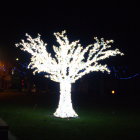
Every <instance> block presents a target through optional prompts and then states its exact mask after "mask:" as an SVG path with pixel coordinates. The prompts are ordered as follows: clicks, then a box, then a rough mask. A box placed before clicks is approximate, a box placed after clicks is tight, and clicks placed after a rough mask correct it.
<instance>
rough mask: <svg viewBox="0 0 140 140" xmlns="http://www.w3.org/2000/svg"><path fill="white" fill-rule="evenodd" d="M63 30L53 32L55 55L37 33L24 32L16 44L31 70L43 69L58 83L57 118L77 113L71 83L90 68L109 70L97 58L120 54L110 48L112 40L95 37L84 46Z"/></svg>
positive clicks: (89, 70)
mask: <svg viewBox="0 0 140 140" xmlns="http://www.w3.org/2000/svg"><path fill="white" fill-rule="evenodd" d="M65 33H66V32H65V31H63V32H62V33H54V35H55V37H56V39H57V42H58V44H59V47H57V46H53V50H54V52H55V56H52V54H51V53H49V52H48V51H47V49H46V46H47V44H46V43H44V42H43V41H42V40H41V39H40V35H38V37H37V38H32V37H31V36H30V35H28V34H26V36H27V41H26V42H25V41H24V40H22V41H21V43H18V44H16V46H17V47H19V46H21V49H22V50H23V51H27V52H28V53H30V54H31V62H30V64H29V68H31V69H33V70H34V72H33V73H36V72H38V73H39V72H46V75H45V77H47V78H50V79H51V80H53V81H55V82H59V83H60V99H59V104H58V108H57V109H56V112H55V113H54V116H56V117H60V118H68V117H77V116H78V115H77V113H76V112H75V111H74V109H73V106H72V101H71V84H72V83H75V81H76V80H78V79H79V78H81V77H82V76H84V75H85V74H88V73H90V72H92V71H101V72H104V71H107V72H108V73H109V72H110V71H109V69H108V68H107V65H101V64H100V63H99V62H100V60H103V59H105V58H108V57H110V56H115V55H117V54H120V55H123V53H121V52H120V51H119V50H118V49H115V50H110V49H109V48H110V47H111V45H110V43H112V42H113V40H107V41H104V39H103V38H101V40H98V38H97V37H95V38H94V39H95V41H96V42H95V43H94V44H90V45H88V46H86V47H85V48H84V47H83V46H82V45H81V44H80V43H79V40H78V41H74V42H69V40H68V38H67V36H66V34H65ZM86 55H87V56H86Z"/></svg>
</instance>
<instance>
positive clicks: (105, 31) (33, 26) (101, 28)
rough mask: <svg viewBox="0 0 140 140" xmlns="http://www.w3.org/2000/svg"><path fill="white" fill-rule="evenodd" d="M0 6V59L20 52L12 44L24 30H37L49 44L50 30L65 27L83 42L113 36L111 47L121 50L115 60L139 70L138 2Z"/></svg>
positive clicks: (69, 34)
mask: <svg viewBox="0 0 140 140" xmlns="http://www.w3.org/2000/svg"><path fill="white" fill-rule="evenodd" d="M1 7H2V8H1V11H0V59H5V58H6V59H7V60H14V59H15V58H16V57H22V56H23V53H21V50H20V49H17V48H15V46H14V44H15V43H17V42H19V41H20V39H23V38H24V37H25V33H29V34H30V35H31V36H34V37H35V36H36V35H37V33H40V34H41V35H42V38H43V40H44V41H45V42H48V43H50V44H53V42H54V41H55V39H54V36H53V32H57V31H62V30H67V34H68V36H69V37H70V39H71V40H75V39H76V40H78V39H80V40H81V43H82V44H85V45H86V44H90V43H92V42H93V37H94V36H97V37H99V38H100V37H104V38H105V39H113V40H114V41H115V43H114V48H119V49H120V50H121V51H122V52H124V53H125V56H123V57H119V56H118V57H116V58H115V63H117V64H119V63H120V65H128V66H129V67H130V68H131V69H134V73H135V72H140V68H138V66H137V65H138V62H139V60H140V55H139V50H140V49H139V47H140V46H139V29H140V27H139V17H140V15H139V13H140V10H139V7H138V3H134V2H133V3H130V2H127V3H125V2H121V1H117V2H114V1H113V2H112V3H109V2H107V1H106V2H104V3H101V2H94V3H89V2H87V3H84V2H83V3H82V2H81V3H73V2H72V1H71V2H68V1H67V2H65V3H64V2H61V3H55V2H54V3H53V2H52V3H46V4H45V3H41V2H40V3H32V4H28V3H26V2H25V3H22V2H21V3H20V2H19V3H16V4H9V6H7V5H6V4H4V5H1ZM48 45H49V44H48ZM113 60H114V59H113Z"/></svg>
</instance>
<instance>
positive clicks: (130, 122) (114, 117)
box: [0, 92, 140, 140]
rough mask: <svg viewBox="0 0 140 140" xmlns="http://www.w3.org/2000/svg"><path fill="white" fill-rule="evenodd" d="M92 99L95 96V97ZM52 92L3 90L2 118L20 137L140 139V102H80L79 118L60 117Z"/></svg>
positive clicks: (44, 139) (21, 139) (0, 98)
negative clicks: (57, 116)
mask: <svg viewBox="0 0 140 140" xmlns="http://www.w3.org/2000/svg"><path fill="white" fill-rule="evenodd" d="M91 101H92V100H91ZM54 102H56V101H55V100H54V99H53V97H51V96H50V97H49V96H48V95H45V94H42V95H26V94H23V93H18V92H1V93H0V118H2V119H3V120H4V121H6V122H7V123H8V125H9V127H10V130H11V132H12V134H13V135H15V136H16V137H17V138H18V139H19V140H53V139H66V140H69V139H71V140H72V139H89V137H91V138H92V139H93V140H106V139H107V140H123V139H126V140H135V139H137V140H138V139H140V136H139V135H140V132H139V130H140V111H139V106H138V105H137V104H135V105H134V106H131V103H130V105H127V104H125V103H124V104H123V105H122V104H121V105H120V104H119V105H118V104H114V103H113V102H110V103H108V104H107V105H106V103H102V104H100V103H101V102H98V101H96V103H91V104H90V103H88V105H87V106H85V105H83V104H82V105H81V106H80V105H79V106H78V107H77V108H76V112H77V113H78V114H79V116H80V117H79V118H76V119H60V118H55V117H53V116H52V113H53V112H54V111H55V109H56V105H57V103H54Z"/></svg>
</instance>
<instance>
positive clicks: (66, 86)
mask: <svg viewBox="0 0 140 140" xmlns="http://www.w3.org/2000/svg"><path fill="white" fill-rule="evenodd" d="M54 116H56V117H60V118H69V117H78V115H77V114H76V112H75V111H74V109H73V106H72V101H71V83H70V82H68V81H67V80H65V81H62V82H60V98H59V104H58V108H57V109H56V112H55V113H54Z"/></svg>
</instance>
